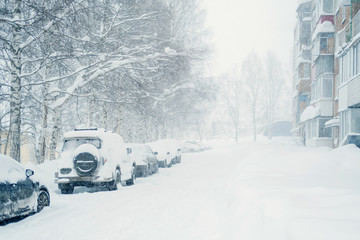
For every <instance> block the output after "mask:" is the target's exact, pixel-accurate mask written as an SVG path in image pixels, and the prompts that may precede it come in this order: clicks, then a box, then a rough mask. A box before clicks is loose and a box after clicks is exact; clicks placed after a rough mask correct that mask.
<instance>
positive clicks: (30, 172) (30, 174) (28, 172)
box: [25, 169, 34, 177]
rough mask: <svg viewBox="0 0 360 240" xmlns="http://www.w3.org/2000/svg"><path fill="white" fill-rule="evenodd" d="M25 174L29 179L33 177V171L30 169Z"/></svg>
mask: <svg viewBox="0 0 360 240" xmlns="http://www.w3.org/2000/svg"><path fill="white" fill-rule="evenodd" d="M25 174H26V177H31V176H32V175H34V171H33V170H31V169H26V171H25Z"/></svg>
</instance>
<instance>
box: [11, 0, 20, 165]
mask: <svg viewBox="0 0 360 240" xmlns="http://www.w3.org/2000/svg"><path fill="white" fill-rule="evenodd" d="M20 4H21V0H16V2H15V9H14V18H16V19H20V17H21V16H20V15H21V12H20ZM12 34H13V46H12V49H11V51H10V52H11V56H10V58H11V60H12V61H11V102H10V131H11V138H10V157H12V158H13V159H15V160H16V161H18V162H20V144H21V139H20V137H21V132H20V131H21V93H20V91H21V78H20V74H21V49H20V48H19V46H20V43H21V27H20V25H19V24H16V23H14V27H13V32H12Z"/></svg>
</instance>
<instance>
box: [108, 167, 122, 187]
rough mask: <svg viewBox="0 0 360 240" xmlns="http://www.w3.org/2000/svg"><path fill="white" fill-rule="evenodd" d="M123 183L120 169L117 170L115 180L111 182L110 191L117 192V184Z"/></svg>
mask: <svg viewBox="0 0 360 240" xmlns="http://www.w3.org/2000/svg"><path fill="white" fill-rule="evenodd" d="M120 182H121V173H120V170H119V169H116V170H115V179H114V180H112V181H111V182H109V185H108V189H109V190H110V191H115V190H117V189H118V188H117V184H118V183H120Z"/></svg>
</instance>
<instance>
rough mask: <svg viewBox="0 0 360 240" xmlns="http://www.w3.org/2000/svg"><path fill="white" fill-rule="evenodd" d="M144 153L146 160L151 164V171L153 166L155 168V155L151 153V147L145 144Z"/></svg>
mask: <svg viewBox="0 0 360 240" xmlns="http://www.w3.org/2000/svg"><path fill="white" fill-rule="evenodd" d="M145 154H146V158H147V161H148V163H149V164H150V166H151V169H152V171H153V170H155V168H156V159H155V155H154V154H153V152H152V150H151V148H150V147H149V146H147V145H145Z"/></svg>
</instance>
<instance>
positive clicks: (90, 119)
mask: <svg viewBox="0 0 360 240" xmlns="http://www.w3.org/2000/svg"><path fill="white" fill-rule="evenodd" d="M94 114H95V98H94V97H93V98H91V100H90V103H89V109H88V126H89V127H93V126H94Z"/></svg>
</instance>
